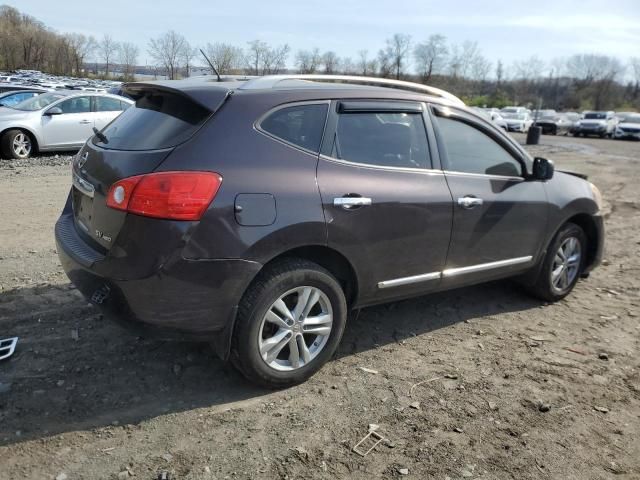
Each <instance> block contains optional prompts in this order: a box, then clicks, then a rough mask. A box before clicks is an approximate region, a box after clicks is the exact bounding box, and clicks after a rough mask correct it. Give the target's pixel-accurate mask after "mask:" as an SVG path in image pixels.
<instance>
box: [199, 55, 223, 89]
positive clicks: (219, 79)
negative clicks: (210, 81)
mask: <svg viewBox="0 0 640 480" xmlns="http://www.w3.org/2000/svg"><path fill="white" fill-rule="evenodd" d="M200 53H201V54H202V56H203V57H204V59H205V60H206V61H207V63H208V64H209V66H210V67H211V70H213V73H215V74H216V77H218V81H219V82H221V81H222V79H221V78H220V74H219V73H218V70H216V67H214V66H213V63H211V61H210V60H209V58H208V57H207V56H206V55H205V53H204V52H203V51H202V49H200Z"/></svg>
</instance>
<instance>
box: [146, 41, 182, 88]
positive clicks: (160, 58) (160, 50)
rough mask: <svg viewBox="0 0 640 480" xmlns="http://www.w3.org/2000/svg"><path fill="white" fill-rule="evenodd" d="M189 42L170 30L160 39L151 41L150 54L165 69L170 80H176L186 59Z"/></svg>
mask: <svg viewBox="0 0 640 480" xmlns="http://www.w3.org/2000/svg"><path fill="white" fill-rule="evenodd" d="M186 45H187V40H186V39H185V38H184V37H183V36H182V35H181V34H179V33H177V32H175V31H173V30H169V31H168V32H166V33H164V34H162V35H161V36H159V37H158V38H152V39H151V40H149V48H148V52H149V55H151V58H153V60H154V61H155V62H156V63H157V64H158V65H161V66H162V67H164V69H165V71H166V72H167V76H168V77H169V80H175V79H176V78H177V77H178V72H179V70H180V61H181V60H182V59H183V58H184V51H185V47H186Z"/></svg>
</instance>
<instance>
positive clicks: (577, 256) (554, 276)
mask: <svg viewBox="0 0 640 480" xmlns="http://www.w3.org/2000/svg"><path fill="white" fill-rule="evenodd" d="M581 250H582V247H581V246H580V241H579V240H578V239H577V238H576V237H569V238H566V239H565V240H564V241H563V242H562V243H561V244H560V247H559V248H558V251H557V252H556V255H555V257H554V258H553V265H552V266H551V287H552V288H553V290H554V291H555V292H556V293H563V292H565V291H566V290H567V289H568V288H569V287H570V286H571V285H572V284H573V281H574V280H575V278H576V276H577V275H578V272H579V270H580V260H581V256H582V251H581Z"/></svg>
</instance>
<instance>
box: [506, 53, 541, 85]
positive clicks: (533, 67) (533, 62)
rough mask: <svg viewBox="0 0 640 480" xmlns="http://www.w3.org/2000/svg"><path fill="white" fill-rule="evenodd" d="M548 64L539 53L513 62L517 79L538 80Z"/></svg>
mask: <svg viewBox="0 0 640 480" xmlns="http://www.w3.org/2000/svg"><path fill="white" fill-rule="evenodd" d="M545 67H546V65H545V62H544V61H543V60H541V59H540V58H539V57H538V56H537V55H533V56H531V57H529V58H526V59H524V60H521V61H517V62H515V63H514V64H513V72H514V78H515V80H525V81H529V82H532V81H536V80H538V79H539V78H540V77H542V76H543V74H544V69H545Z"/></svg>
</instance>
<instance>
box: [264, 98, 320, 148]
mask: <svg viewBox="0 0 640 480" xmlns="http://www.w3.org/2000/svg"><path fill="white" fill-rule="evenodd" d="M326 117H327V104H314V105H295V106H292V107H285V108H281V109H279V110H276V111H275V112H273V113H272V114H271V115H269V116H268V117H267V118H265V119H264V120H263V121H262V122H261V123H260V128H262V130H264V131H265V132H267V133H270V134H271V135H273V136H275V137H278V138H280V139H281V140H284V141H285V142H289V143H292V144H294V145H297V146H298V147H302V148H304V149H307V150H311V151H312V152H319V151H320V142H321V141H322V131H323V130H324V122H325V119H326Z"/></svg>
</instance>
